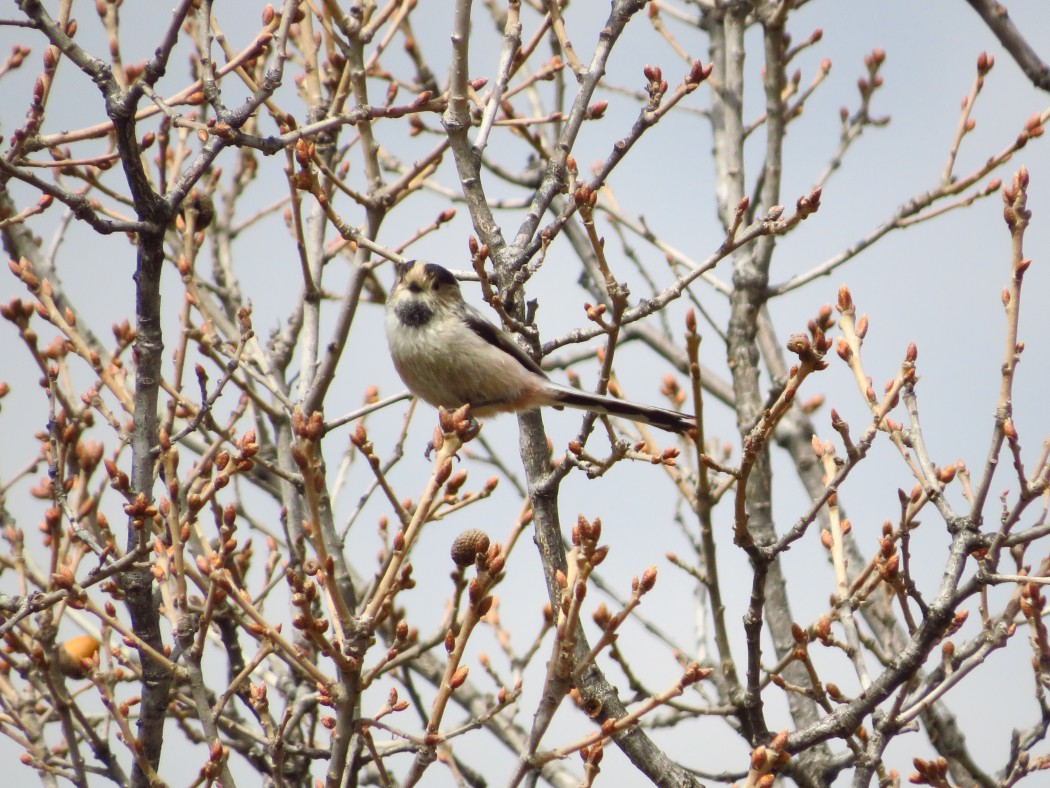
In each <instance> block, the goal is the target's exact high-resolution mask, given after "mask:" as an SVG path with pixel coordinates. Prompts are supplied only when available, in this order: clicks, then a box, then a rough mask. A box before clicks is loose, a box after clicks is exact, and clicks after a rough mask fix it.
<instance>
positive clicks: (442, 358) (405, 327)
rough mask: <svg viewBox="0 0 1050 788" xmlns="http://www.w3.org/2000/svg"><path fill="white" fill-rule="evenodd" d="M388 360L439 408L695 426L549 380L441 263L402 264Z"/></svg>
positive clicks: (390, 306) (391, 310)
mask: <svg viewBox="0 0 1050 788" xmlns="http://www.w3.org/2000/svg"><path fill="white" fill-rule="evenodd" d="M386 336H387V341H388V342H389V344H390V355H391V356H392V357H393V359H394V366H395V367H396V368H397V372H398V374H399V375H400V376H401V379H402V380H403V381H404V382H405V385H406V386H408V388H409V390H410V391H411V392H412V393H413V394H415V395H416V396H417V397H419V398H420V399H422V400H425V401H426V402H429V403H430V404H431V405H434V406H442V407H445V408H458V407H459V406H460V405H465V404H469V405H470V407H471V413H472V414H473V415H475V416H479V417H484V416H490V415H493V414H496V413H512V412H516V411H522V410H531V409H533V408H539V407H542V406H544V405H550V406H553V407H556V408H561V407H567V408H579V409H580V410H588V411H591V412H593V413H600V414H604V415H606V416H621V417H623V418H625V419H630V420H632V421H640V422H643V423H645V424H651V425H652V426H654V427H659V428H660V429H662V430H668V431H670V432H677V433H679V434H684V433H685V432H687V431H688V430H690V429H692V428H693V427H695V426H696V421H695V420H694V419H693V418H692V417H691V416H687V415H685V414H683V413H678V412H677V411H673V410H665V409H664V408H655V407H650V406H648V405H636V404H635V403H633V402H626V401H624V400H620V399H615V398H613V397H606V396H602V395H600V394H589V393H587V392H583V391H578V390H576V389H572V388H568V387H567V386H560V385H558V384H557V383H554V382H552V381H551V380H550V379H548V377H547V375H546V374H545V373H544V372H543V370H542V369H540V367H539V365H538V364H537V363H536V362H535V361H533V360H532V359H531V358H530V357H529V356H528V354H527V353H525V351H524V350H522V349H521V348H520V347H519V346H518V345H517V343H515V341H514V340H513V339H512V338H511V337H509V336H508V335H507V334H505V333H504V332H503V331H501V330H500V329H499V328H497V327H496V326H494V325H493V324H492V323H490V322H489V321H488V320H486V319H485V318H484V317H483V316H482V315H481V313H480V312H478V311H477V310H476V309H474V308H473V307H472V306H470V305H469V304H467V303H466V302H465V301H464V300H463V294H462V293H461V292H460V289H459V283H458V282H457V281H456V279H455V277H453V276H452V274H451V273H450V272H449V271H447V270H446V269H444V268H442V267H441V266H439V265H434V264H433V263H422V262H419V261H415V260H413V261H409V262H407V263H403V264H399V265H398V266H397V281H396V282H395V283H394V288H393V290H391V291H390V297H389V298H388V299H387V302H386Z"/></svg>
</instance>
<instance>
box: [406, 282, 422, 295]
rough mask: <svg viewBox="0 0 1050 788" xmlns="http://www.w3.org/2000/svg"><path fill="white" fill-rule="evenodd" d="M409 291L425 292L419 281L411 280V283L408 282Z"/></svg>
mask: <svg viewBox="0 0 1050 788" xmlns="http://www.w3.org/2000/svg"><path fill="white" fill-rule="evenodd" d="M408 292H410V293H422V292H423V288H422V287H420V285H419V283H418V282H409V284H408Z"/></svg>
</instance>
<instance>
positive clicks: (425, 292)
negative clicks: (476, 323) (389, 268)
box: [387, 260, 463, 326]
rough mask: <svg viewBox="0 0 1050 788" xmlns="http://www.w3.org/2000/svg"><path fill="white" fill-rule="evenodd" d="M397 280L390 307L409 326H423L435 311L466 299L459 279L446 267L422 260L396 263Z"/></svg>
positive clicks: (391, 292) (389, 300)
mask: <svg viewBox="0 0 1050 788" xmlns="http://www.w3.org/2000/svg"><path fill="white" fill-rule="evenodd" d="M396 270H397V279H396V280H395V281H394V287H393V289H392V290H391V291H390V297H389V298H388V299H387V307H388V308H389V309H391V310H393V312H394V313H395V314H396V315H397V316H398V317H399V318H400V319H401V322H402V323H404V324H406V325H409V326H418V325H422V324H424V323H426V322H428V321H429V320H430V318H431V317H432V316H433V315H434V312H435V311H437V310H439V309H442V308H448V307H449V306H453V305H455V304H457V303H459V302H461V301H462V300H463V294H462V293H461V292H460V289H459V282H457V281H456V278H455V277H454V276H452V273H451V272H450V271H449V270H448V269H447V268H442V267H441V266H440V265H435V264H434V263H424V262H422V261H421V260H409V261H408V262H405V263H397V264H396Z"/></svg>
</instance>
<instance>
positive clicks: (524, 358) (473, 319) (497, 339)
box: [465, 304, 547, 378]
mask: <svg viewBox="0 0 1050 788" xmlns="http://www.w3.org/2000/svg"><path fill="white" fill-rule="evenodd" d="M465 306H466V307H467V310H466V316H465V317H466V322H467V325H468V326H470V330H471V331H473V332H474V333H475V334H477V335H478V336H479V337H481V338H482V339H484V340H485V341H486V342H488V343H489V344H490V345H494V346H495V347H498V348H499V349H500V350H502V351H503V352H504V353H507V354H508V355H510V356H513V357H514V358H515V359H517V361H518V362H519V363H520V364H521V365H522V366H523V367H525V369H527V370H529V371H530V372H534V373H536V374H537V375H540V376H541V377H544V378H546V377H547V373H546V372H544V371H543V370H542V369H541V368H540V365H539V364H537V363H536V362H535V361H533V360H532V357H531V356H530V355H529V354H528V353H526V352H525V351H524V350H522V349H521V348H520V347H519V346H518V343H517V342H515V341H514V340H513V339H512V338H511V337H510V336H509V335H508V334H507V333H506V332H505V331H502V330H501V329H499V328H497V327H496V326H495V325H493V324H492V323H490V322H489V321H488V320H486V319H485V317H484V316H483V315H482V314H481V313H480V312H478V311H477V310H476V309H474V308H473V307H471V306H470V305H469V304H468V305H465Z"/></svg>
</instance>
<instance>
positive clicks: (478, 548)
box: [449, 528, 489, 567]
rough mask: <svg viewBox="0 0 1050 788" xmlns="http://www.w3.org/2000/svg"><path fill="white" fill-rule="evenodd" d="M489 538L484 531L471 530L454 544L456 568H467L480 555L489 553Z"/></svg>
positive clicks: (453, 554)
mask: <svg viewBox="0 0 1050 788" xmlns="http://www.w3.org/2000/svg"><path fill="white" fill-rule="evenodd" d="M488 549H489V537H488V534H486V533H485V532H484V531H479V530H478V529H477V528H470V529H468V530H466V531H464V532H463V533H461V534H460V535H459V536H457V537H456V539H455V541H453V542H452V549H451V550H450V551H449V552H450V553H451V554H452V561H453V563H455V565H456V566H459V567H467V566H470V565H471V564H472V563H474V559H475V558H476V557H477V555H478V553H485V552H488Z"/></svg>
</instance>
